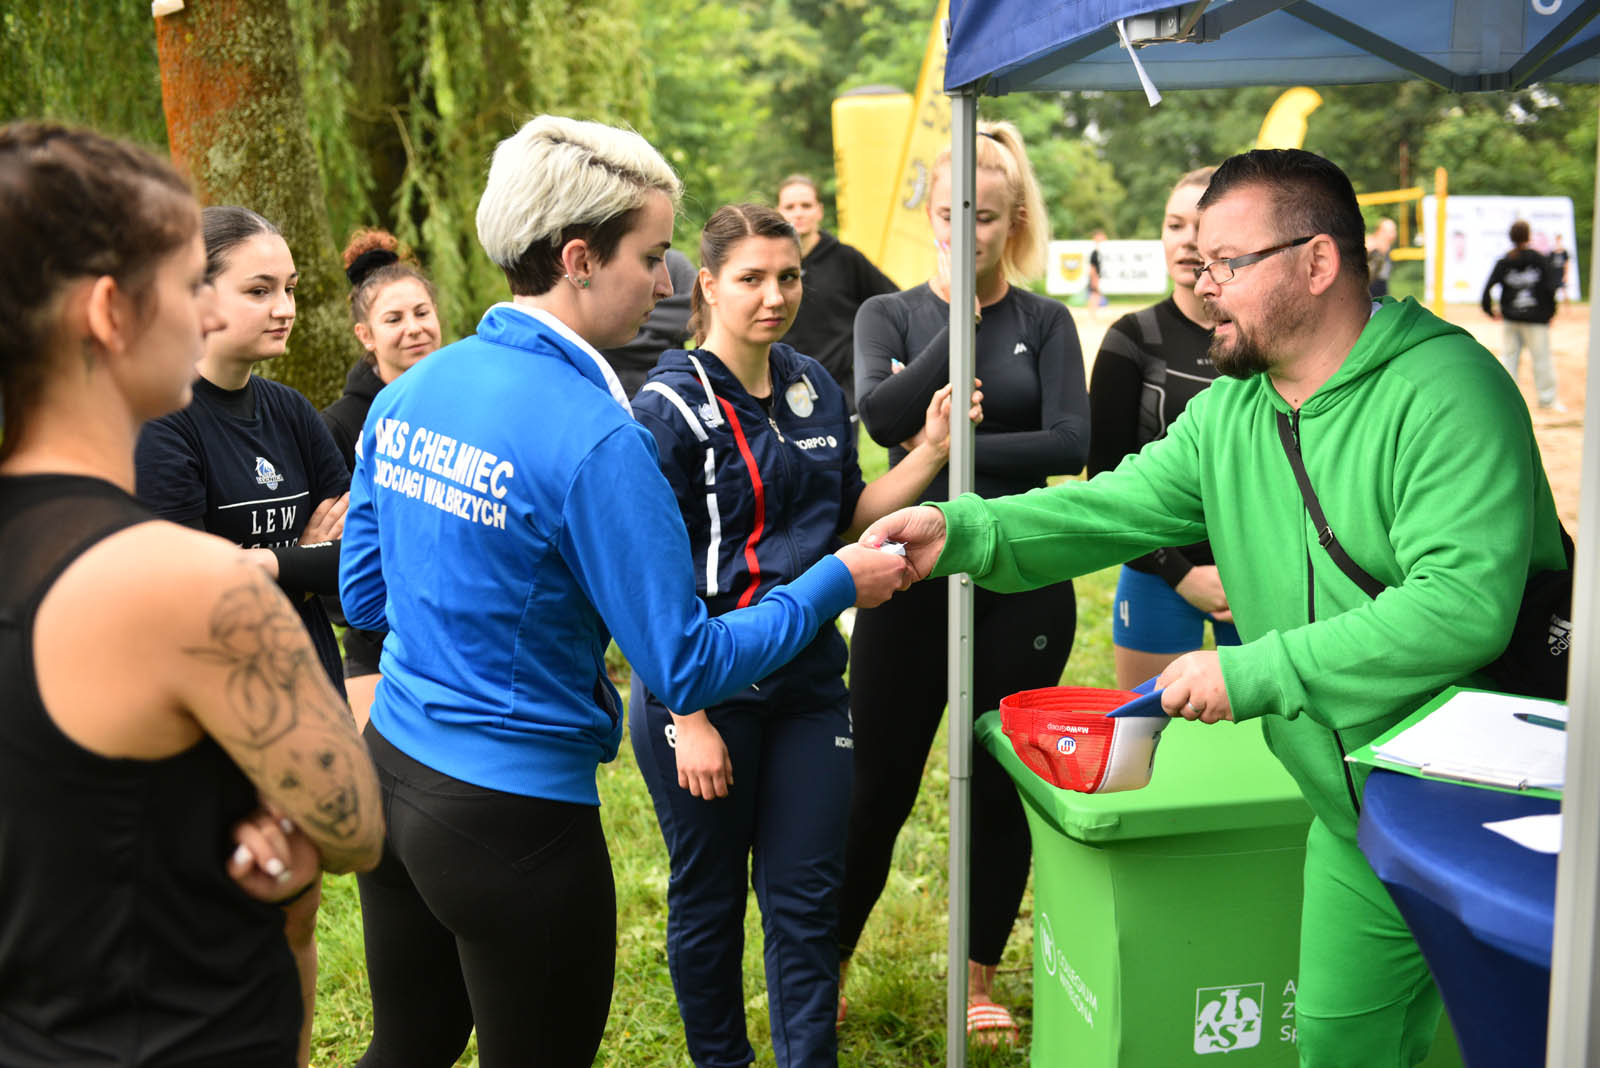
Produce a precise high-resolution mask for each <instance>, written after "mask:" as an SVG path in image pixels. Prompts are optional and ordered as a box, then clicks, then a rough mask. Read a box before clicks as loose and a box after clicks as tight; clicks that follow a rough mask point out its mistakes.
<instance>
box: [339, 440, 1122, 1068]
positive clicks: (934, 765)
mask: <svg viewBox="0 0 1600 1068" xmlns="http://www.w3.org/2000/svg"><path fill="white" fill-rule="evenodd" d="M862 441H863V449H862V468H863V470H864V471H865V472H866V474H867V477H868V478H872V477H874V476H875V475H876V474H878V473H881V472H882V470H883V468H884V466H885V461H884V455H883V451H882V450H881V449H879V448H877V447H876V446H874V445H873V444H872V443H871V442H870V441H868V440H866V438H865V437H863V439H862ZM1115 586H1116V571H1115V569H1111V570H1108V571H1103V572H1100V573H1098V574H1094V575H1090V576H1088V577H1086V578H1084V579H1082V580H1080V581H1079V583H1078V585H1077V590H1078V635H1077V640H1076V641H1075V643H1074V645H1073V650H1072V656H1071V659H1070V660H1069V661H1068V663H1067V670H1066V673H1065V678H1066V679H1068V680H1069V681H1071V682H1072V683H1074V684H1077V685H1088V686H1112V685H1113V684H1114V675H1113V670H1112V657H1111V597H1112V593H1113V592H1114V590H1115ZM977 711H979V712H982V711H983V710H982V709H979V710H977ZM945 755H946V754H945V734H944V732H943V730H941V731H940V735H939V741H938V743H937V744H936V745H935V747H934V752H933V755H932V757H931V758H930V759H929V761H928V768H927V774H926V776H925V778H924V785H923V790H922V794H921V796H920V797H919V798H918V799H917V806H916V809H915V811H914V812H913V814H912V817H911V819H910V821H909V822H908V823H907V824H906V827H905V829H904V831H902V833H901V835H900V840H899V845H898V846H897V848H896V853H895V864H894V870H893V872H892V873H891V875H890V878H889V884H888V887H887V888H886V889H885V891H884V895H883V898H882V899H881V900H880V901H879V903H878V906H877V909H876V910H875V911H874V913H873V916H872V920H871V922H870V923H869V924H868V926H867V931H866V934H865V935H864V937H863V939H862V942H861V945H860V947H859V948H858V949H857V952H856V956H855V962H854V964H853V965H852V968H851V971H850V989H849V992H850V1016H849V1019H848V1020H847V1021H846V1022H845V1025H844V1026H843V1028H841V1030H840V1034H839V1046H840V1051H839V1052H840V1056H839V1059H840V1062H841V1063H842V1064H846V1065H871V1066H888V1065H892V1066H895V1068H915V1066H922V1065H926V1066H929V1068H938V1066H942V1065H943V1064H944V1063H945V1042H944V1034H945V1023H944V999H945V975H946V971H945V939H946V877H945V876H946V872H945V864H946V858H947V849H948V838H947V830H948V827H947V821H946V818H945V809H946V800H947V797H948V790H949V776H948V774H947V772H946V759H945ZM599 782H600V795H601V798H602V805H603V807H602V809H601V812H602V815H603V817H604V820H605V828H606V834H607V837H608V839H609V842H610V848H611V866H612V869H613V871H614V872H615V874H616V883H617V981H616V988H615V991H614V993H613V994H612V1000H611V1017H610V1021H609V1022H608V1024H607V1027H606V1035H605V1040H604V1042H603V1043H602V1044H601V1047H600V1056H599V1059H598V1060H597V1061H596V1063H597V1064H600V1065H607V1066H612V1068H623V1066H627V1068H655V1066H661V1068H665V1066H674V1068H676V1066H680V1065H682V1066H687V1065H689V1063H690V1062H689V1059H688V1056H687V1054H686V1053H685V1050H684V1043H683V1028H682V1026H681V1024H680V1022H679V1020H678V1013H677V1005H676V1002H675V1000H674V997H673V992H672V981H671V979H670V978H669V976H668V974H667V957H666V918H667V906H666V894H667V857H666V849H665V847H664V846H663V845H662V842H661V834H660V831H659V830H658V828H657V827H656V822H655V814H654V812H653V810H652V809H651V807H650V798H649V795H648V794H647V793H646V791H645V787H644V782H643V780H642V779H641V778H640V776H639V773H638V770H637V769H636V768H635V767H634V763H633V751H632V748H631V747H630V746H629V745H628V744H627V742H626V739H624V742H623V745H622V748H621V752H620V753H619V754H618V756H617V759H616V761H615V762H613V763H611V764H607V765H605V766H603V767H601V768H600V774H599ZM318 923H319V926H318V939H319V943H320V946H321V960H322V970H321V975H320V978H319V981H318V996H317V1020H316V1034H315V1037H314V1039H313V1048H312V1053H313V1063H314V1064H316V1065H318V1066H321V1068H337V1066H340V1065H351V1064H354V1063H355V1061H356V1058H357V1057H359V1056H360V1054H361V1052H362V1050H363V1049H365V1047H366V1042H367V1038H368V1035H369V1027H370V1024H369V1015H370V999H369V995H368V991H367V982H366V969H365V965H364V963H363V958H362V948H361V914H360V907H359V904H358V902H357V896H356V886H355V879H354V877H352V876H333V877H329V878H328V879H327V881H326V885H325V889H324V897H323V906H322V912H321V917H320V919H319V921H318ZM1032 960H1033V923H1032V895H1031V892H1030V894H1029V895H1028V896H1027V897H1025V898H1024V899H1023V904H1022V915H1021V916H1020V917H1019V918H1018V920H1017V925H1016V928H1015V930H1014V931H1013V933H1012V938H1011V942H1010V944H1009V945H1008V947H1007V950H1006V956H1005V960H1004V961H1003V963H1002V964H1001V976H1000V979H999V982H998V984H997V990H996V993H997V995H998V998H999V1000H1001V1001H1002V1002H1004V1003H1005V1004H1007V1005H1008V1006H1009V1007H1010V1008H1011V1009H1012V1012H1013V1013H1014V1014H1015V1015H1016V1017H1017V1022H1018V1024H1019V1025H1020V1027H1021V1029H1022V1037H1023V1044H1022V1045H1021V1046H1020V1047H1018V1048H1017V1049H1016V1050H1002V1051H990V1050H984V1049H976V1048H975V1049H974V1050H973V1052H972V1055H971V1057H970V1058H969V1061H968V1063H970V1064H972V1065H973V1066H974V1068H983V1066H986V1065H1025V1064H1027V1063H1028V1055H1027V1045H1026V1043H1027V1039H1028V1035H1029V1031H1030V1029H1031V1022H1032V1020H1031V1012H1032V1004H1033V997H1032V978H1031V976H1032ZM745 991H746V1001H745V1005H746V1010H747V1015H748V1019H749V1027H750V1038H751V1041H752V1043H753V1044H754V1045H755V1048H756V1053H757V1058H756V1064H757V1065H772V1064H773V1063H774V1061H773V1057H772V1051H771V1048H770V1046H767V1043H768V1028H767V1015H766V984H765V982H764V979H763V976H762V961H761V926H760V917H759V913H758V911H757V908H756V905H755V900H754V898H753V897H752V898H751V899H750V901H749V907H748V909H747V912H746V919H745ZM764 1046H765V1047H767V1048H763V1047H764ZM460 1063H461V1064H463V1065H476V1064H477V1063H478V1061H477V1055H476V1051H475V1049H474V1048H473V1047H471V1046H469V1047H468V1050H467V1053H466V1055H465V1056H464V1057H463V1058H462V1060H461V1062H460Z"/></svg>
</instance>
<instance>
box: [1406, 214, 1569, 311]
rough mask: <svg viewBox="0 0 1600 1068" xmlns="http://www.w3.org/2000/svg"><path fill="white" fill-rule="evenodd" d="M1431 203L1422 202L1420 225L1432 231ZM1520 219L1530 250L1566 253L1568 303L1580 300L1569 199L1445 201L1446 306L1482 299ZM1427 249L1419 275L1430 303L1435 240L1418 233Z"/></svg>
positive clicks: (1508, 249)
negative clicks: (1525, 226)
mask: <svg viewBox="0 0 1600 1068" xmlns="http://www.w3.org/2000/svg"><path fill="white" fill-rule="evenodd" d="M1433 216H1434V198H1433V197H1431V196H1429V197H1423V198H1422V218H1423V221H1424V225H1428V226H1431V225H1432V223H1433ZM1518 219H1524V220H1526V221H1527V223H1528V227H1529V228H1530V229H1531V230H1532V231H1533V235H1532V236H1533V240H1532V242H1531V243H1532V245H1533V247H1534V248H1535V249H1537V250H1538V251H1540V252H1542V253H1544V254H1545V255H1549V254H1550V252H1551V251H1552V250H1554V249H1555V248H1556V247H1557V246H1558V244H1559V247H1560V248H1562V249H1564V250H1565V251H1566V253H1567V261H1568V262H1567V276H1566V287H1565V288H1564V290H1563V294H1564V295H1565V297H1566V299H1567V300H1579V299H1581V294H1582V292H1583V287H1582V286H1581V285H1580V284H1579V280H1578V258H1577V256H1576V254H1574V252H1573V249H1574V248H1576V247H1577V244H1578V232H1577V227H1576V226H1575V225H1574V224H1573V219H1572V199H1571V198H1570V197H1473V196H1462V197H1454V196H1453V197H1449V198H1447V199H1446V200H1445V241H1444V299H1445V302H1446V303H1449V304H1476V303H1478V300H1479V298H1480V297H1482V295H1483V284H1484V283H1485V282H1487V281H1488V280H1489V275H1490V273H1491V272H1492V271H1493V270H1494V265H1495V261H1496V260H1498V259H1499V258H1500V257H1501V256H1504V255H1505V254H1506V253H1508V252H1510V251H1511V238H1510V237H1509V236H1508V235H1507V231H1508V230H1510V229H1511V224H1512V223H1514V222H1516V221H1517V220H1518ZM1423 247H1424V248H1425V249H1426V250H1427V259H1426V260H1425V261H1424V276H1425V278H1426V279H1427V282H1426V285H1427V289H1426V299H1427V300H1432V299H1433V257H1434V240H1433V235H1432V234H1431V233H1424V234H1423Z"/></svg>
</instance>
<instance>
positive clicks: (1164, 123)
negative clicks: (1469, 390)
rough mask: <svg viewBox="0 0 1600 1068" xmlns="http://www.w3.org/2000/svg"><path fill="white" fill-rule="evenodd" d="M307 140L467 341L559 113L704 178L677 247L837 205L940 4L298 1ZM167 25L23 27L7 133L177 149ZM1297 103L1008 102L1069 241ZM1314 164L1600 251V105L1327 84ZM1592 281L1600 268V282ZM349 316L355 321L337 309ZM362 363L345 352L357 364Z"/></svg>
mask: <svg viewBox="0 0 1600 1068" xmlns="http://www.w3.org/2000/svg"><path fill="white" fill-rule="evenodd" d="M287 3H288V7H289V10H290V13H291V16H292V19H293V25H294V40H295V42H296V51H297V56H298V60H299V67H300V78H301V81H302V83H303V85H304V88H305V93H304V95H305V108H306V113H307V122H308V124H309V127H310V130H311V136H312V143H313V145H314V148H315V154H316V158H317V161H318V163H319V164H320V166H321V170H322V175H323V178H322V184H323V192H324V195H325V198H326V202H327V213H328V216H329V219H330V223H331V230H332V234H333V236H334V238H335V240H336V241H339V242H342V239H343V238H344V237H345V236H346V235H347V234H349V233H350V232H351V231H352V230H353V229H355V228H356V227H358V226H362V225H371V224H376V225H381V226H386V227H388V228H389V229H391V230H393V231H394V232H395V233H396V234H398V235H399V236H400V237H401V238H402V239H403V240H405V241H407V242H408V243H409V244H411V245H413V246H414V247H415V248H416V250H417V252H418V255H419V257H420V259H421V260H422V262H423V263H424V264H425V265H426V266H427V267H428V268H429V270H430V271H431V272H432V273H433V274H434V276H435V278H436V280H437V281H438V283H439V286H440V292H441V298H442V302H443V305H444V307H443V310H444V317H445V321H446V325H447V333H448V334H450V335H452V336H453V335H456V334H460V333H464V332H466V331H468V330H470V329H471V328H472V327H473V325H474V323H475V322H476V319H477V316H478V315H479V314H480V313H481V312H482V309H483V308H484V307H485V306H487V305H488V304H489V303H492V302H493V301H494V300H497V299H499V298H500V297H502V296H503V295H504V281H503V279H502V278H501V276H500V273H499V272H498V271H497V270H496V269H495V268H494V267H493V266H492V265H491V264H489V262H488V261H487V259H486V258H485V257H484V256H483V254H482V252H481V250H479V248H478V246H477V242H476V238H475V226H474V216H475V212H476V205H477V197H478V195H479V192H480V191H481V188H482V182H483V176H484V173H485V171H486V168H487V161H488V158H489V154H490V153H491V152H492V150H493V147H494V145H495V143H496V142H498V141H499V140H500V139H502V138H503V137H505V136H507V135H508V134H510V133H511V132H512V131H513V130H515V129H516V127H517V126H518V125H520V123H521V122H522V121H524V120H525V119H526V118H528V117H529V116H531V115H533V114H536V113H538V112H540V111H555V112H559V113H563V114H573V115H579V116H582V117H590V118H598V119H602V120H606V121H616V122H626V123H630V124H632V125H633V126H634V127H636V128H637V129H639V130H640V131H641V132H643V133H644V134H645V135H646V136H648V137H650V138H651V139H652V141H653V142H654V143H655V144H657V145H658V146H659V147H660V148H661V149H662V151H663V152H664V154H665V155H666V156H667V157H668V159H669V160H671V161H672V163H673V165H674V166H676V167H677V168H678V170H679V172H680V173H681V174H682V176H683V178H684V183H685V187H686V196H685V201H684V211H683V213H682V215H681V216H680V219H679V222H678V228H677V239H676V240H677V243H678V244H679V245H680V246H681V247H684V248H686V249H689V250H690V251H691V254H692V252H693V249H694V247H695V245H696V243H697V239H698V234H699V228H700V225H701V224H702V222H703V221H704V219H705V218H706V217H707V216H708V215H709V214H710V213H711V211H712V210H714V209H715V208H716V207H717V206H719V205H721V204H723V203H726V202H729V201H736V200H747V199H755V200H763V201H770V200H771V199H772V197H773V195H774V193H775V190H774V188H773V186H774V184H775V182H776V181H777V179H778V178H780V177H781V176H782V175H784V174H786V173H789V172H790V171H795V170H800V171H806V172H809V173H811V174H813V175H815V176H816V177H817V178H818V179H819V180H820V182H821V183H822V186H823V192H824V197H825V198H827V197H828V196H830V195H831V193H832V190H833V188H834V179H833V167H832V156H833V143H832V123H831V108H832V103H833V100H834V99H835V97H837V96H838V95H839V94H840V93H843V92H845V91H847V90H849V89H852V88H857V87H860V86H863V85H869V84H886V85H891V86H894V87H897V88H901V89H905V90H908V91H909V90H911V89H913V88H915V83H916V79H917V75H918V73H919V71H920V69H921V65H922V58H923V56H922V53H923V48H924V46H925V44H926V41H927V37H928V31H929V28H930V24H931V21H932V17H933V13H934V8H935V6H936V5H935V3H934V2H933V0H772V2H767V0H712V2H705V0H651V2H649V3H646V2H644V0H589V2H586V3H582V4H573V3H569V2H567V0H484V2H482V3H479V4H476V5H473V7H472V8H471V9H470V10H471V17H463V15H462V12H463V10H464V9H461V8H458V7H454V6H451V5H445V4H440V3H437V2H436V0H287ZM147 10H148V9H147V8H146V7H145V6H144V5H143V4H142V3H138V4H99V3H92V2H90V0H65V2H62V3H56V4H36V5H29V6H24V5H10V6H9V7H8V8H7V10H6V11H4V12H3V13H0V30H3V31H4V38H3V42H4V43H3V45H0V48H3V56H0V58H3V64H0V117H14V116H18V115H52V116H58V117H61V118H64V119H68V120H74V121H83V122H89V123H92V124H94V125H96V126H99V127H101V128H103V129H106V130H108V131H111V132H114V133H120V134H123V135H126V136H129V137H132V138H134V139H136V140H139V141H142V142H144V143H147V144H151V145H160V144H161V143H163V141H164V129H165V128H164V122H163V120H162V117H161V104H160V76H159V70H158V69H157V65H156V59H155V47H154V42H153V34H152V33H151V23H150V20H149V17H148V14H147ZM1280 90H1281V87H1251V88H1245V89H1230V90H1194V91H1181V92H1172V93H1168V94H1167V96H1166V99H1165V100H1164V101H1163V102H1162V104H1161V105H1160V106H1159V107H1156V108H1153V109H1152V108H1150V107H1148V106H1147V104H1146V103H1145V100H1144V97H1143V94H1141V93H1120V92H1119V93H1105V92H1077V93H1069V94H1060V95H1026V94H1023V95H1015V96H1008V97H1000V98H984V99H983V100H982V101H980V111H981V113H982V115H983V116H984V117H986V118H1008V119H1011V120H1012V121H1015V122H1016V123H1017V124H1018V126H1019V127H1021V129H1022V130H1023V133H1024V135H1025V137H1026V138H1027V139H1028V142H1029V145H1030V149H1031V153H1032V157H1033V160H1034V165H1035V168H1036V170H1037V171H1038V173H1039V177H1040V180H1041V185H1042V186H1043V187H1044V189H1045V197H1046V203H1047V204H1048V206H1049V210H1050V216H1051V231H1052V234H1053V235H1054V236H1057V237H1081V236H1084V235H1086V234H1088V233H1089V232H1091V231H1092V230H1093V229H1094V228H1096V227H1101V226H1103V227H1105V228H1106V229H1107V230H1108V231H1109V232H1111V233H1112V235H1113V236H1117V237H1153V236H1155V235H1156V234H1157V233H1158V232H1159V220H1160V214H1161V209H1162V206H1163V205H1164V203H1165V199H1166V195H1167V192H1168V190H1169V189H1170V187H1171V185H1172V182H1173V181H1174V180H1175V179H1176V178H1177V177H1178V176H1179V175H1180V174H1182V173H1183V172H1184V171H1186V170H1189V169H1191V168H1193V167H1197V166H1201V165H1203V164H1207V163H1215V162H1217V161H1218V160H1220V159H1222V158H1223V157H1225V156H1227V155H1230V154H1232V153H1234V152H1237V151H1240V150H1243V149H1245V148H1248V147H1250V146H1251V145H1253V144H1254V141H1255V138H1256V134H1257V131H1258V130H1259V127H1260V124H1261V121H1262V119H1263V118H1264V117H1265V115H1266V112H1267V109H1268V108H1269V107H1270V105H1271V104H1272V102H1273V100H1274V99H1275V98H1276V97H1277V95H1278V93H1279V92H1280ZM1318 91H1319V92H1320V93H1321V94H1322V96H1323V99H1324V103H1323V105H1322V107H1321V108H1320V109H1318V110H1317V111H1315V112H1313V113H1312V115H1311V117H1310V122H1309V126H1308V132H1307V135H1306V142H1305V144H1306V147H1307V148H1309V149H1311V150H1313V151H1317V152H1321V153H1323V154H1324V155H1327V156H1329V157H1330V158H1332V159H1334V160H1335V161H1337V162H1338V163H1339V164H1340V165H1341V166H1343V167H1344V168H1345V169H1346V171H1347V172H1348V173H1349V174H1350V175H1351V178H1352V180H1353V181H1354V182H1355V184H1356V187H1357V189H1358V190H1376V189H1387V188H1395V187H1398V186H1403V185H1413V184H1420V185H1431V183H1432V170H1433V167H1434V166H1435V165H1439V164H1443V165H1444V166H1446V167H1448V168H1449V169H1450V171H1451V190H1452V191H1453V192H1456V193H1463V194H1464V193H1505V194H1556V195H1566V196H1570V197H1572V198H1573V201H1574V206H1575V209H1576V213H1577V216H1578V227H1579V240H1578V243H1577V246H1576V248H1575V250H1574V251H1575V252H1576V254H1577V255H1579V256H1580V257H1581V258H1587V256H1588V252H1589V243H1590V240H1589V233H1590V231H1591V229H1592V214H1593V197H1594V194H1593V188H1594V185H1593V179H1594V169H1595V164H1594V161H1595V155H1594V146H1595V125H1596V103H1597V95H1600V94H1597V90H1596V89H1595V88H1594V87H1591V86H1568V85H1545V86H1535V87H1531V88H1528V89H1524V90H1520V91H1516V92H1503V93H1485V94H1466V95H1462V94H1452V93H1448V92H1446V91H1444V90H1442V89H1440V88H1438V87H1437V86H1433V85H1430V84H1428V83H1425V82H1407V83H1401V84H1395V85H1365V86H1347V87H1323V88H1319V90H1318ZM1584 266H1585V269H1587V265H1586V264H1585V265H1584ZM330 314H331V309H330ZM341 358H342V356H341Z"/></svg>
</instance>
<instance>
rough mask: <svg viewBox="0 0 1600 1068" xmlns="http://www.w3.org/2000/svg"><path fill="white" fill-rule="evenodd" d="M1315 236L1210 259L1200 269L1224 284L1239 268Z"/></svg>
mask: <svg viewBox="0 0 1600 1068" xmlns="http://www.w3.org/2000/svg"><path fill="white" fill-rule="evenodd" d="M1316 236H1317V235H1316V234H1312V235H1311V237H1297V238H1295V239H1294V240H1293V241H1285V242H1284V243H1283V244H1281V245H1273V246H1272V247H1271V248H1264V249H1262V250H1261V251H1260V252H1247V253H1245V254H1244V255H1243V256H1231V257H1229V258H1228V259H1225V260H1212V261H1211V262H1210V263H1208V264H1206V265H1205V266H1204V267H1202V268H1200V270H1201V271H1204V272H1205V273H1206V274H1209V275H1210V276H1211V280H1212V281H1213V282H1215V283H1217V285H1219V286H1225V285H1227V284H1228V283H1229V282H1231V281H1233V276H1234V274H1235V273H1237V272H1238V270H1239V268H1241V267H1248V266H1250V265H1251V264H1252V263H1260V262H1261V261H1262V260H1264V259H1266V258H1267V257H1268V256H1276V255H1277V254H1278V253H1280V252H1282V251H1283V250H1284V249H1290V248H1299V247H1300V246H1301V245H1303V244H1305V243H1306V242H1307V241H1310V240H1311V239H1312V238H1314V237H1316ZM1196 277H1199V275H1198V274H1197V275H1196Z"/></svg>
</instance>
